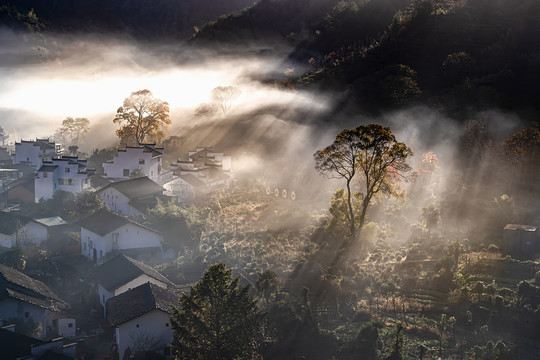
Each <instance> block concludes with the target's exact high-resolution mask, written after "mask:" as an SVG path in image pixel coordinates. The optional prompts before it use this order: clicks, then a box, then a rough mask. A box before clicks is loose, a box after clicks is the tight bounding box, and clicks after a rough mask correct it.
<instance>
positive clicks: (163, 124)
mask: <svg viewBox="0 0 540 360" xmlns="http://www.w3.org/2000/svg"><path fill="white" fill-rule="evenodd" d="M113 123H115V124H116V123H118V124H119V125H120V129H118V130H116V135H118V137H119V138H120V139H121V140H122V141H123V142H124V143H126V144H130V143H132V144H133V142H136V144H140V143H143V142H144V141H154V142H159V141H161V140H162V139H163V138H164V137H165V131H167V130H168V125H170V123H171V119H170V118H169V104H168V103H167V102H165V101H162V100H159V99H156V98H155V97H154V95H153V94H152V92H151V91H150V90H139V91H135V92H132V93H131V96H129V97H128V98H126V99H125V100H124V103H123V105H122V106H121V107H119V108H118V110H117V111H116V116H115V117H114V119H113ZM136 144H134V145H136Z"/></svg>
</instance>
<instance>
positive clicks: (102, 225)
mask: <svg viewBox="0 0 540 360" xmlns="http://www.w3.org/2000/svg"><path fill="white" fill-rule="evenodd" d="M129 222H130V221H129V220H128V219H126V218H123V217H121V216H118V215H116V214H113V213H111V212H109V211H106V210H98V211H96V212H95V213H93V214H92V215H90V216H88V217H87V218H85V219H83V220H81V222H80V224H81V226H82V227H83V228H85V229H87V230H90V231H92V232H93V233H96V234H98V235H100V236H103V235H107V234H108V233H110V232H111V231H114V230H116V229H118V228H119V227H121V226H124V225H125V224H127V223H129Z"/></svg>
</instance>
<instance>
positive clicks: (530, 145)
mask: <svg viewBox="0 0 540 360" xmlns="http://www.w3.org/2000/svg"><path fill="white" fill-rule="evenodd" d="M504 152H505V154H506V156H507V158H508V160H509V161H510V162H511V163H513V164H514V165H515V166H516V167H517V168H518V170H519V171H520V172H521V178H520V179H519V180H521V182H522V183H524V184H525V185H526V186H525V188H526V189H530V188H531V184H532V183H533V182H534V181H533V179H534V175H535V174H536V173H537V171H538V170H539V165H538V162H539V160H540V127H539V125H538V124H536V123H535V124H534V125H533V126H530V127H528V128H525V129H522V130H519V131H517V132H515V133H514V134H512V135H510V136H509V137H507V138H506V139H505V140H504Z"/></svg>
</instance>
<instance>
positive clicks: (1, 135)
mask: <svg viewBox="0 0 540 360" xmlns="http://www.w3.org/2000/svg"><path fill="white" fill-rule="evenodd" d="M8 138H9V135H8V134H7V133H6V131H5V130H4V128H3V127H1V126H0V141H2V146H4V145H5V142H6V140H7V139H8Z"/></svg>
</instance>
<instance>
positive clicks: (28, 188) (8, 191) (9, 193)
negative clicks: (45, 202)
mask: <svg viewBox="0 0 540 360" xmlns="http://www.w3.org/2000/svg"><path fill="white" fill-rule="evenodd" d="M2 169H4V170H13V171H17V172H18V174H19V175H18V179H17V180H15V181H12V182H7V183H4V184H3V186H2V189H1V190H0V204H1V205H3V206H2V208H5V207H11V206H17V205H21V204H33V203H34V202H35V194H34V178H35V173H36V170H35V169H34V168H33V167H31V166H30V165H28V164H25V163H21V164H13V165H4V166H3V167H2Z"/></svg>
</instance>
